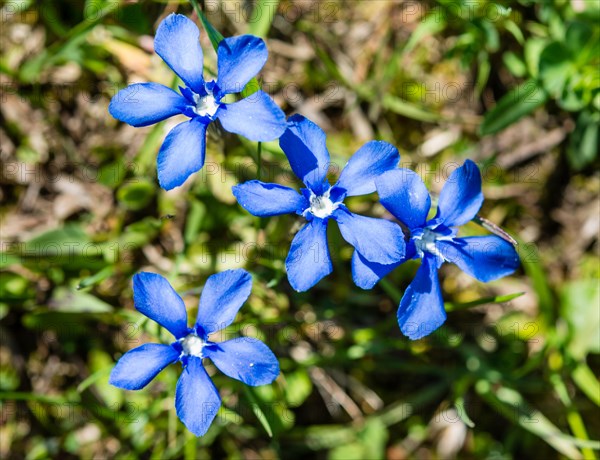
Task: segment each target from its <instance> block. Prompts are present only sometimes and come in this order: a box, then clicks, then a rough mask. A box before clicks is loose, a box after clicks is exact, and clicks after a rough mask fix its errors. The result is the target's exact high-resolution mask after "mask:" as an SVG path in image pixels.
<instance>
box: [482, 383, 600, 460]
mask: <svg viewBox="0 0 600 460" xmlns="http://www.w3.org/2000/svg"><path fill="white" fill-rule="evenodd" d="M475 389H476V390H477V392H478V393H479V395H480V396H481V397H482V398H483V399H484V400H485V401H486V402H487V403H488V404H489V405H490V406H492V407H494V408H495V409H496V410H497V411H498V412H499V413H500V414H502V415H503V416H504V417H506V418H507V419H509V420H511V421H512V422H513V423H516V424H517V425H519V426H520V427H521V428H523V429H524V430H527V431H529V432H530V433H532V434H534V435H536V436H538V437H539V438H540V439H543V440H544V441H546V442H547V443H548V444H549V445H550V446H552V447H553V448H554V449H555V450H556V451H557V452H560V453H561V454H563V455H565V456H567V457H568V458H573V459H582V458H583V456H582V454H581V452H580V451H579V449H577V447H576V445H584V444H585V445H586V447H587V446H588V445H589V446H595V445H596V442H594V441H587V442H586V441H582V440H579V439H576V438H573V437H572V436H569V435H566V434H564V433H563V432H561V431H560V430H559V429H558V428H557V427H556V426H555V425H554V424H553V423H552V422H551V421H550V420H548V419H547V418H546V417H545V416H544V415H543V414H542V413H541V412H540V411H538V410H537V409H534V408H533V407H531V406H530V405H529V404H528V403H527V402H526V401H525V400H524V399H523V397H522V396H521V394H520V393H519V392H517V391H515V390H513V389H511V388H507V387H502V386H494V387H493V388H492V386H491V385H490V383H489V382H487V381H484V380H481V381H479V382H478V383H477V385H475ZM597 444H599V445H600V443H597Z"/></svg>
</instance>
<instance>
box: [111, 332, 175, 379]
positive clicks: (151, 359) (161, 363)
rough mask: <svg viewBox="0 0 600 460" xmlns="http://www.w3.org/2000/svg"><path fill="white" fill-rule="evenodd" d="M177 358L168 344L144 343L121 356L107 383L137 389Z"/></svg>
mask: <svg viewBox="0 0 600 460" xmlns="http://www.w3.org/2000/svg"><path fill="white" fill-rule="evenodd" d="M177 358H179V352H178V351H176V350H175V349H174V348H173V347H171V346H170V345H161V344H158V343H146V344H144V345H142V346H141V347H137V348H134V349H133V350H129V351H128V352H127V353H125V354H124V355H123V356H121V359H119V362H118V363H117V364H116V365H115V367H114V368H113V370H112V372H111V373H110V379H109V380H108V383H110V384H111V385H114V386H116V387H119V388H124V389H126V390H139V389H140V388H144V387H145V386H146V385H148V383H150V381H151V380H152V379H153V378H154V377H156V376H157V375H158V373H159V372H160V371H162V370H163V369H164V368H165V367H167V366H168V365H169V364H171V363H173V362H175V361H177Z"/></svg>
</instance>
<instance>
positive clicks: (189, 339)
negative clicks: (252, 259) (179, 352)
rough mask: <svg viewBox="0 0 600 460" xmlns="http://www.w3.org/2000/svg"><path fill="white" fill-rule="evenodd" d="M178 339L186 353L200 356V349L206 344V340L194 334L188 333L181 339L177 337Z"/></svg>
mask: <svg viewBox="0 0 600 460" xmlns="http://www.w3.org/2000/svg"><path fill="white" fill-rule="evenodd" d="M179 341H180V342H181V347H182V348H183V352H184V353H185V354H186V355H191V356H197V357H198V358H202V349H203V348H204V346H205V345H206V342H205V341H204V340H202V339H201V338H200V337H198V336H197V335H196V334H190V335H188V336H186V337H184V338H183V339H179Z"/></svg>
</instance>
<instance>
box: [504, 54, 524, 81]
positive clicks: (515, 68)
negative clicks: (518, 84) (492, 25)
mask: <svg viewBox="0 0 600 460" xmlns="http://www.w3.org/2000/svg"><path fill="white" fill-rule="evenodd" d="M502 60H503V61H504V65H505V66H506V67H507V68H508V70H509V71H510V73H512V74H513V75H514V76H515V77H524V76H525V74H526V73H527V66H526V65H525V63H524V62H523V61H522V60H521V59H520V58H519V57H518V56H517V55H516V54H515V53H513V52H512V51H507V52H506V53H504V54H503V55H502Z"/></svg>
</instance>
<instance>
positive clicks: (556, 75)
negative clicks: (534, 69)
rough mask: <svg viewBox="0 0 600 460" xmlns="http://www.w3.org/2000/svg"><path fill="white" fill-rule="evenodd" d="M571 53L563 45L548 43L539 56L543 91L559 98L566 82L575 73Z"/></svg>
mask: <svg viewBox="0 0 600 460" xmlns="http://www.w3.org/2000/svg"><path fill="white" fill-rule="evenodd" d="M572 59H573V53H572V51H571V50H569V48H567V47H566V46H565V45H564V44H562V43H559V42H553V43H550V44H549V45H548V46H546V47H545V48H544V50H543V51H542V53H541V54H540V61H539V77H540V79H541V81H542V84H543V86H544V89H545V90H546V91H548V92H549V93H551V94H552V95H553V96H554V97H559V96H560V94H561V93H562V92H563V90H564V89H565V86H566V85H567V82H568V81H569V79H570V78H571V76H572V75H573V74H574V73H575V72H576V68H575V65H574V63H573V60H572Z"/></svg>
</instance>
